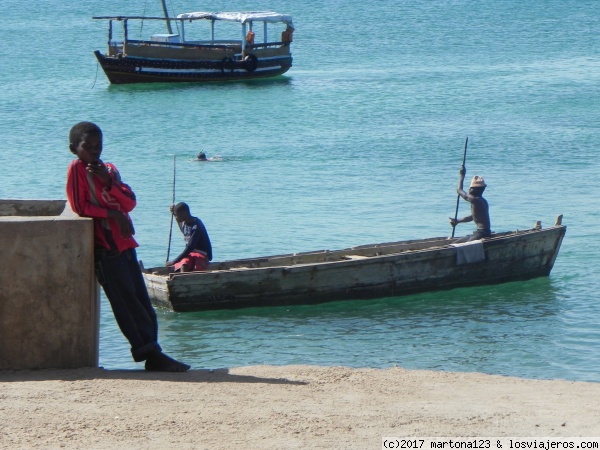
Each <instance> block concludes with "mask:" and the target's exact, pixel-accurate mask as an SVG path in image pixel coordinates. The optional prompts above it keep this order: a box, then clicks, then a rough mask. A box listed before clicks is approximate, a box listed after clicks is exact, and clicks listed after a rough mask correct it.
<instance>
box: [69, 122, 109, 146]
mask: <svg viewBox="0 0 600 450" xmlns="http://www.w3.org/2000/svg"><path fill="white" fill-rule="evenodd" d="M86 134H99V135H100V136H102V130H101V129H100V127H99V126H98V125H96V124H95V123H92V122H79V123H76V124H75V125H73V127H71V131H70V132H69V144H70V145H71V146H73V145H74V146H78V145H79V143H80V142H81V140H82V139H83V136H84V135H86ZM71 151H73V150H71ZM73 153H75V152H73Z"/></svg>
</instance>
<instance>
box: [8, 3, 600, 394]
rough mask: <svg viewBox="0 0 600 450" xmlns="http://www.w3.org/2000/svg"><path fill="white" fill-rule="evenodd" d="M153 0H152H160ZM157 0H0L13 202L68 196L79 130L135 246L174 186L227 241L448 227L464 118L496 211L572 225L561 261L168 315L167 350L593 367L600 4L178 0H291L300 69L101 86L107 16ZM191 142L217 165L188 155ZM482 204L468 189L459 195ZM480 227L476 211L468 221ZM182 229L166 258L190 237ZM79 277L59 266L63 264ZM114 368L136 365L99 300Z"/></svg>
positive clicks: (542, 374) (374, 236) (221, 249)
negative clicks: (71, 145)
mask: <svg viewBox="0 0 600 450" xmlns="http://www.w3.org/2000/svg"><path fill="white" fill-rule="evenodd" d="M150 3H152V4H150ZM158 3H159V2H158V1H152V2H149V1H146V0H144V1H143V2H142V1H140V2H134V1H130V2H120V1H117V0H107V1H104V2H95V1H90V0H82V1H80V2H77V3H76V4H73V3H72V2H67V3H65V2H59V1H56V0H49V1H47V2H43V4H41V5H36V6H35V8H33V7H31V6H30V5H29V4H27V3H23V2H20V1H16V0H5V1H4V2H3V8H2V10H3V12H4V15H3V16H4V20H3V26H2V27H0V39H1V41H2V42H4V43H5V44H4V45H3V46H2V47H1V49H0V67H1V68H2V69H1V70H0V79H1V81H2V90H1V92H2V93H1V99H2V101H1V102H0V133H1V134H0V136H1V140H0V142H1V143H0V162H1V167H2V186H1V192H2V195H1V197H2V198H48V199H56V198H65V193H64V184H65V174H66V169H67V166H68V163H69V161H70V160H71V159H72V155H71V154H70V153H69V151H68V148H67V135H68V131H69V129H70V127H71V126H72V125H73V124H74V123H76V122H78V121H80V120H92V121H95V122H97V123H98V124H99V125H100V126H101V127H102V129H103V130H104V133H105V150H104V155H103V159H104V160H105V161H111V162H114V163H115V164H116V165H117V167H118V168H119V169H120V171H121V173H122V175H123V178H124V180H125V181H126V182H127V183H128V184H130V185H131V186H132V188H133V189H134V191H135V192H136V194H137V196H138V206H137V208H136V209H135V211H134V213H133V219H134V221H135V225H136V230H137V234H136V238H137V239H138V241H139V243H140V248H139V250H138V256H139V257H140V259H142V260H143V261H144V264H145V265H146V266H147V267H148V266H152V265H159V264H161V263H162V262H163V261H164V260H165V258H166V251H167V246H168V237H169V225H170V216H169V211H168V207H169V204H170V202H171V196H172V180H173V155H176V169H177V178H176V199H177V201H186V202H188V203H189V204H190V205H191V207H192V211H193V212H194V213H196V214H197V215H199V216H200V217H201V218H202V219H203V221H204V223H205V224H206V226H207V228H208V230H209V232H210V235H211V239H212V241H213V246H214V253H215V259H216V260H223V259H230V258H237V257H249V256H260V255H269V254H276V253H288V252H298V251H308V250H317V249H325V248H329V249H335V248H340V247H347V246H353V245H360V244H367V243H374V242H384V241H392V240H400V239H412V238H422V237H432V236H446V235H449V233H450V232H451V229H450V227H449V224H448V217H449V216H452V215H453V214H454V208H455V204H456V203H455V202H456V193H455V184H456V181H457V176H458V169H459V167H460V163H461V160H462V152H463V146H464V141H465V138H466V137H467V136H468V137H469V150H468V157H467V171H468V174H467V175H468V177H469V178H470V177H471V176H473V175H475V174H478V175H482V176H484V177H485V179H486V181H487V183H488V185H489V187H488V190H487V191H486V198H487V199H488V201H489V203H490V206H491V216H492V225H493V229H494V230H495V231H507V230H513V229H517V228H519V229H523V228H530V227H531V226H533V224H534V223H535V221H536V220H541V221H542V223H543V224H544V225H551V224H552V223H553V222H554V219H555V217H556V216H557V215H558V214H564V223H565V224H566V225H567V226H568V230H567V235H566V237H565V240H564V242H563V246H562V249H561V252H560V254H559V256H558V259H557V261H556V265H555V267H554V270H553V271H552V273H551V275H550V277H549V278H542V279H537V280H533V281H529V282H523V283H510V284H505V285H501V286H491V287H478V288H472V289H458V290H454V291H449V292H441V293H432V294H423V295H415V296H410V297H403V298H387V299H380V300H375V301H350V302H337V303H331V304H325V305H320V306H300V307H281V308H265V309H249V310H238V311H219V312H208V313H185V314H176V313H171V312H167V311H159V320H160V341H161V343H162V345H163V347H164V349H165V350H166V351H167V352H168V353H169V354H172V355H173V356H175V357H178V358H181V359H182V360H185V361H186V362H189V363H191V364H192V365H193V367H195V368H217V367H231V366H240V365H250V364H263V363H266V364H317V365H344V366H352V367H390V366H394V365H398V366H401V367H405V368H415V369H434V370H452V371H480V372H485V373H493V374H503V375H514V376H520V377H527V378H551V379H554V378H563V379H569V380H589V381H597V382H598V381H600V330H599V326H598V324H599V322H600V303H599V301H598V298H599V295H598V292H600V273H599V270H598V261H600V244H599V243H598V235H599V231H600V226H599V220H600V214H599V212H598V196H599V194H600V188H599V181H598V175H599V173H600V171H599V162H598V155H599V150H598V149H599V148H600V133H599V131H600V109H599V108H598V105H599V104H600V42H599V40H598V36H597V28H598V27H597V25H598V17H599V16H600V3H598V2H597V1H596V0H588V1H585V0H561V1H558V0H542V1H538V2H521V1H518V0H506V1H502V2H497V1H491V0H484V1H478V2H475V1H469V0H431V1H427V2H422V1H412V0H407V1H389V0H382V1H378V2H375V3H373V5H372V6H369V5H367V4H366V3H363V4H359V2H346V1H341V0H331V1H326V2H317V1H303V2H293V1H289V0H286V1H277V2H269V1H264V0H257V1H253V2H250V1H236V2H231V1H228V2H225V1H222V0H221V1H214V2H212V3H211V4H210V5H207V4H203V3H196V4H193V2H183V1H182V0H177V1H173V2H172V7H173V10H174V11H175V12H183V11H194V10H206V9H211V10H215V11H216V10H234V9H239V10H262V9H274V10H277V11H279V12H285V13H289V14H291V15H292V16H293V17H294V22H295V25H296V32H295V33H294V40H295V42H294V44H293V56H294V66H293V67H292V69H291V70H290V71H289V72H288V73H287V74H286V75H285V76H283V77H279V78H277V79H273V80H269V81H257V82H247V83H236V84H222V83H214V84H208V85H194V84H184V85H166V84H159V85H132V86H110V85H109V84H108V82H107V80H106V78H105V76H104V74H103V73H102V71H101V69H99V68H98V67H97V64H96V61H95V58H94V56H93V53H92V52H93V50H96V49H101V50H104V47H105V43H106V40H107V33H106V23H104V22H101V21H93V20H91V17H92V16H94V15H109V14H143V13H146V14H149V15H159V14H160V7H159V5H158ZM199 150H204V151H205V152H206V153H207V154H208V155H209V156H219V157H220V158H221V159H222V160H221V161H218V162H209V163H199V162H196V161H194V160H193V159H194V157H195V155H196V154H197V153H198V151H199ZM467 211H468V207H467V205H465V204H461V214H466V213H467ZM471 230H472V228H471V225H470V224H465V225H462V227H461V228H459V229H458V234H467V233H470V232H471ZM182 247H183V245H182V240H181V238H180V236H179V235H178V231H177V230H174V232H173V241H172V250H171V254H176V253H178V252H179V251H180V250H181V249H182ZM65 282H68V280H65ZM100 343H101V348H100V364H101V365H103V366H104V367H106V368H110V369H114V368H141V366H139V365H136V364H135V363H133V362H132V360H131V358H130V355H129V349H128V345H127V343H126V341H125V339H124V338H123V337H122V335H121V333H120V332H119V330H118V329H117V327H116V325H115V322H114V319H113V316H112V313H111V311H110V308H109V306H108V303H107V302H106V301H105V300H104V299H103V303H102V318H101V342H100Z"/></svg>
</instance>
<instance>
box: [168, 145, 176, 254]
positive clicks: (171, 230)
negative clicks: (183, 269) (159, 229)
mask: <svg viewBox="0 0 600 450" xmlns="http://www.w3.org/2000/svg"><path fill="white" fill-rule="evenodd" d="M176 156H177V155H173V200H172V201H171V206H173V205H175V178H176V177H175V161H176ZM173 216H174V214H173V212H172V211H171V228H170V230H169V245H168V247H167V261H169V255H170V254H171V236H172V235H173Z"/></svg>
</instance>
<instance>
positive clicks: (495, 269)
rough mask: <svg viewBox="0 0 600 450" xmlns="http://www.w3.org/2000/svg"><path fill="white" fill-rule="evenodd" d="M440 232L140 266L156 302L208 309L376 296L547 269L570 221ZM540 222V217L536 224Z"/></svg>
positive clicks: (499, 279)
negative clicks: (171, 268)
mask: <svg viewBox="0 0 600 450" xmlns="http://www.w3.org/2000/svg"><path fill="white" fill-rule="evenodd" d="M561 222H562V216H559V217H558V218H557V221H556V223H555V225H554V226H552V227H549V228H541V227H540V226H539V225H536V227H534V228H532V229H529V230H518V231H511V232H503V233H493V234H492V236H491V237H489V238H486V239H482V240H480V241H475V242H473V243H466V244H458V243H457V242H456V241H457V239H458V238H448V237H437V238H429V239H418V240H409V241H399V242H387V243H380V244H372V245H361V246H358V247H352V248H347V249H342V250H320V251H313V252H303V253H293V254H285V255H274V256H265V257H258V258H249V259H239V260H230V261H222V262H214V263H211V264H210V266H209V268H208V270H207V271H206V272H188V273H168V271H167V269H166V268H165V267H155V268H149V269H144V270H143V275H144V280H145V282H146V286H147V287H148V293H149V295H150V298H151V300H152V302H153V304H154V305H155V306H158V307H163V308H167V309H170V310H173V311H182V312H183V311H203V310H215V309H234V308H245V307H259V306H283V305H299V304H315V303H324V302H330V301H336V300H350V299H373V298H382V297H395V296H402V295H408V294H415V293H419V292H426V291H436V290H443V289H452V288H458V287H467V286H475V285H486V284H498V283H504V282H508V281H517V280H528V279H532V278H536V277H542V276H548V275H549V274H550V271H551V270H552V267H553V266H554V262H555V260H556V257H557V255H558V252H559V249H560V246H561V243H562V240H563V237H564V235H565V232H566V229H567V228H566V226H564V225H562V223H561ZM539 223H540V222H537V224H539Z"/></svg>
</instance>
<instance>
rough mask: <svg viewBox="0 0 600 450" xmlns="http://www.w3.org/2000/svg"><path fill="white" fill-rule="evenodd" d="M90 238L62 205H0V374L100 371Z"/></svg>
mask: <svg viewBox="0 0 600 450" xmlns="http://www.w3.org/2000/svg"><path fill="white" fill-rule="evenodd" d="M93 235H94V230H93V223H92V220H91V219H84V218H80V217H78V216H77V215H75V214H74V213H73V212H71V208H70V207H69V206H68V205H67V204H66V201H65V200H0V370H6V369H11V370H19V369H46V368H61V369H66V368H77V367H97V366H98V332H99V317H100V316H99V313H100V296H99V289H98V285H97V283H96V277H95V274H94V242H93Z"/></svg>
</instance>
